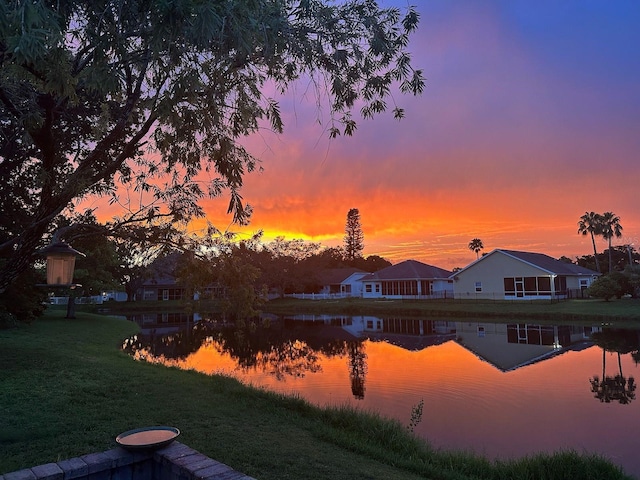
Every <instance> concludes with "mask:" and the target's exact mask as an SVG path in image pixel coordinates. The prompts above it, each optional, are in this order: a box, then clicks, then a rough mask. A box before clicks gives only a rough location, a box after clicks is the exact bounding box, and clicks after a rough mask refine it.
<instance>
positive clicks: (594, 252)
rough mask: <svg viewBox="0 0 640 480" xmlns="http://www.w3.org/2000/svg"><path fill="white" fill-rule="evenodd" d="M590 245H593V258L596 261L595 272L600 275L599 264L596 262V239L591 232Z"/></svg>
mask: <svg viewBox="0 0 640 480" xmlns="http://www.w3.org/2000/svg"><path fill="white" fill-rule="evenodd" d="M591 243H592V244H593V258H595V259H596V271H597V272H598V273H600V262H599V261H598V250H597V249H596V237H595V236H594V235H593V232H591Z"/></svg>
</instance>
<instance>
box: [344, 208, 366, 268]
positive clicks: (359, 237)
mask: <svg viewBox="0 0 640 480" xmlns="http://www.w3.org/2000/svg"><path fill="white" fill-rule="evenodd" d="M344 231H345V234H344V255H345V258H346V259H347V260H349V261H353V260H355V259H356V258H360V257H362V251H363V250H364V233H363V232H362V225H361V223H360V211H359V210H358V209H357V208H352V209H351V210H349V213H347V224H346V226H345V229H344Z"/></svg>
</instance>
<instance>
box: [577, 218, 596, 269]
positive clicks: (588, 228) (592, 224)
mask: <svg viewBox="0 0 640 480" xmlns="http://www.w3.org/2000/svg"><path fill="white" fill-rule="evenodd" d="M578 233H580V234H582V235H587V234H589V235H591V243H592V244H593V257H594V258H595V259H596V270H597V271H598V273H600V262H599V261H598V251H597V250H596V235H601V234H602V215H600V214H599V213H596V212H585V213H584V215H582V216H581V217H580V221H579V222H578Z"/></svg>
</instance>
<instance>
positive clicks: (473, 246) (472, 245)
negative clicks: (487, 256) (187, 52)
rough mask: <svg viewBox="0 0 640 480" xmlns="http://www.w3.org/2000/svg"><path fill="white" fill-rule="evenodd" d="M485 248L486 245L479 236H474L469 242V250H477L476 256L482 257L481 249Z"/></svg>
mask: <svg viewBox="0 0 640 480" xmlns="http://www.w3.org/2000/svg"><path fill="white" fill-rule="evenodd" d="M483 248H484V245H483V244H482V240H480V239H479V238H474V239H473V240H471V241H470V242H469V250H471V251H472V252H476V258H480V255H479V254H480V250H482V249H483Z"/></svg>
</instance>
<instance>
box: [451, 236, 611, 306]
mask: <svg viewBox="0 0 640 480" xmlns="http://www.w3.org/2000/svg"><path fill="white" fill-rule="evenodd" d="M598 275H599V273H597V272H594V271H593V270H589V269H588V268H584V267H581V266H579V265H575V264H573V263H566V262H561V261H560V260H556V259H554V258H552V257H549V256H548V255H544V254H542V253H531V252H519V251H516V250H502V249H496V250H493V251H492V252H490V253H488V254H486V255H484V256H482V257H480V258H479V259H478V260H476V261H475V262H473V263H471V264H470V265H468V266H466V267H465V268H463V269H462V270H460V271H458V272H456V273H454V274H452V275H451V278H452V279H453V281H454V282H453V290H454V296H455V298H459V299H465V298H468V299H476V298H477V299H493V300H543V299H552V298H567V297H576V296H581V292H582V290H584V289H586V288H587V287H589V285H591V283H592V282H593V281H594V280H595V279H596V278H597V277H598Z"/></svg>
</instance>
